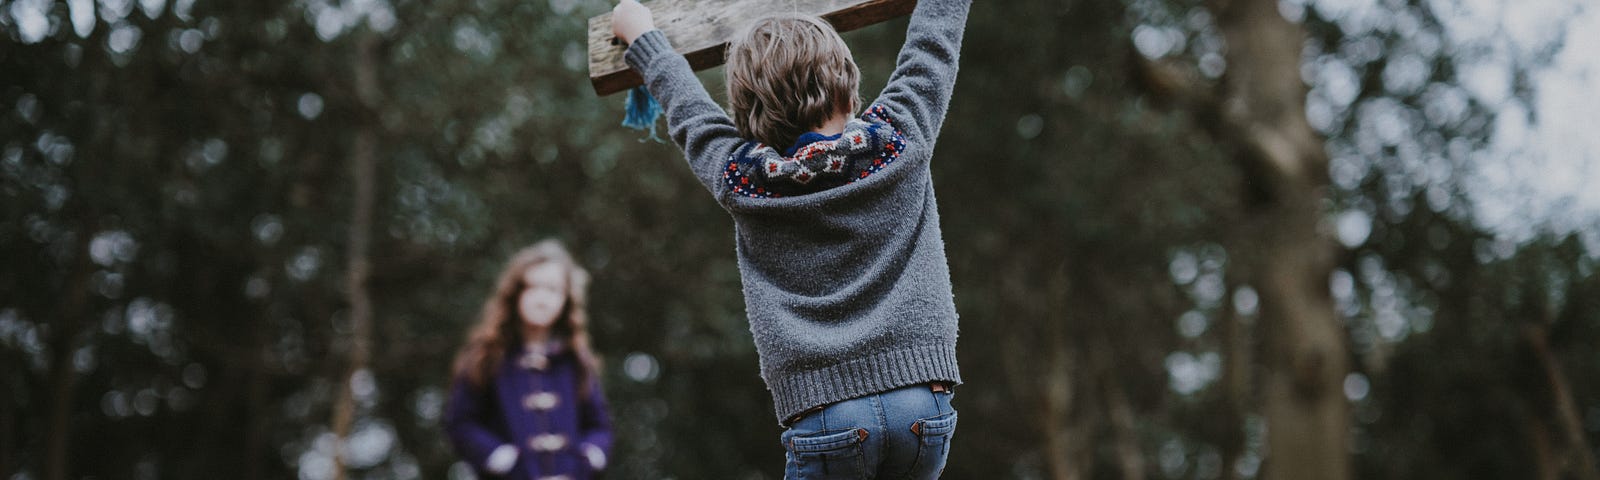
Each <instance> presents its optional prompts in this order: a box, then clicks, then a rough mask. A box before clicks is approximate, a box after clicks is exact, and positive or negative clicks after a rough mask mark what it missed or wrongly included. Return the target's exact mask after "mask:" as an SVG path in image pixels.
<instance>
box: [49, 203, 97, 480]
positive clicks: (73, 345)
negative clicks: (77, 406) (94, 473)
mask: <svg viewBox="0 0 1600 480" xmlns="http://www.w3.org/2000/svg"><path fill="white" fill-rule="evenodd" d="M86 218H88V217H86ZM93 236H94V228H93V227H92V226H91V225H89V224H88V223H87V222H86V223H84V224H82V227H81V228H79V230H78V238H77V240H76V241H75V242H74V245H73V247H74V248H73V250H72V252H73V261H72V273H71V274H70V275H68V276H67V283H66V285H65V290H64V292H65V295H63V296H62V298H61V304H60V307H59V308H57V309H56V311H57V312H60V314H61V317H59V318H57V319H56V321H55V322H52V323H51V325H50V326H51V329H50V330H51V332H50V335H51V340H50V353H51V358H50V406H51V407H50V417H49V420H48V421H49V424H48V426H47V427H46V428H45V457H44V458H45V469H44V471H45V474H44V478H46V479H48V480H64V479H66V478H67V448H68V440H69V439H70V438H72V406H73V401H72V393H73V390H74V387H75V384H76V383H77V380H78V370H77V368H76V367H74V366H73V364H72V355H73V354H74V353H75V352H76V351H77V346H78V334H79V333H80V331H81V330H82V328H83V322H84V318H85V317H87V316H88V315H89V309H88V304H89V273H90V271H91V270H93V269H94V264H93V262H90V260H89V240H90V238H91V237H93Z"/></svg>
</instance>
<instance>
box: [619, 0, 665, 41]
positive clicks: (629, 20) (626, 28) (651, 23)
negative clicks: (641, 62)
mask: <svg viewBox="0 0 1600 480" xmlns="http://www.w3.org/2000/svg"><path fill="white" fill-rule="evenodd" d="M655 29H656V22H655V19H654V18H651V16H650V8H649V7H646V6H644V5H640V4H639V2H638V0H622V2H621V3H618V4H617V7H616V8H613V9H611V34H612V35H616V36H617V38H620V39H622V41H624V42H627V43H628V44H629V45H632V44H633V41H634V39H637V38H639V36H640V35H644V33H645V32H648V31H651V30H655Z"/></svg>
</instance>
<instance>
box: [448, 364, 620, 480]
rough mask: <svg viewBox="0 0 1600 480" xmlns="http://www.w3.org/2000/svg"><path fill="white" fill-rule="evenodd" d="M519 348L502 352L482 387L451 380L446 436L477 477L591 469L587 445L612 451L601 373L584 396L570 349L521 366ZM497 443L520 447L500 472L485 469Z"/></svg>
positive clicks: (568, 474) (559, 474)
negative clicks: (507, 468)
mask: <svg viewBox="0 0 1600 480" xmlns="http://www.w3.org/2000/svg"><path fill="white" fill-rule="evenodd" d="M522 357H523V349H522V348H521V347H517V348H513V349H511V350H510V351H508V352H506V356H505V359H504V360H503V361H502V362H501V364H500V369H499V371H498V372H497V373H496V374H495V375H494V377H492V378H491V379H490V381H489V382H488V383H487V385H485V386H484V387H483V388H475V387H473V386H471V385H470V384H468V383H467V381H466V380H465V379H457V380H456V381H455V382H454V384H453V385H451V388H450V402H449V404H448V405H447V406H446V410H445V415H444V428H445V431H446V432H447V433H449V436H450V443H451V444H452V445H453V446H454V447H455V450H456V453H457V454H459V455H461V458H462V459H463V460H466V461H467V463H469V464H471V465H472V469H473V471H475V472H476V473H477V474H478V475H479V478H504V479H515V480H523V479H526V480H537V479H542V478H563V477H564V478H567V479H571V480H583V479H587V478H591V477H593V476H595V473H596V472H595V470H594V469H593V468H591V466H590V462H589V460H588V457H585V456H584V450H585V449H586V447H585V445H593V446H594V447H598V448H599V449H600V451H602V452H604V453H605V456H606V457H608V462H607V463H609V457H610V456H611V419H610V417H609V416H608V415H607V414H606V401H605V396H604V394H602V392H601V389H600V383H599V379H591V380H590V382H591V385H592V386H593V388H592V389H591V393H590V395H589V397H588V398H581V397H580V396H579V393H578V372H579V369H580V368H582V367H580V366H579V364H578V359H577V357H576V356H574V355H573V354H572V353H571V352H559V353H556V354H554V355H552V356H550V357H549V362H548V364H547V365H544V368H542V369H534V368H529V367H525V366H523V364H522V362H521V359H522ZM501 445H514V446H516V448H517V462H516V466H514V467H512V468H511V471H510V472H507V473H506V474H505V475H496V474H493V473H491V472H489V471H488V469H487V466H486V464H485V462H486V461H487V459H488V458H489V454H490V453H492V452H494V450H495V449H496V448H498V447H500V446H501Z"/></svg>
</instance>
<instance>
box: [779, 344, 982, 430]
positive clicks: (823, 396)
mask: <svg viewBox="0 0 1600 480" xmlns="http://www.w3.org/2000/svg"><path fill="white" fill-rule="evenodd" d="M928 382H953V383H957V384H959V383H961V372H960V369H959V368H957V366H956V345H955V343H953V342H952V343H948V344H941V345H928V346H915V347H910V348H904V349H900V350H893V351H888V352H883V353H878V354H874V355H871V356H868V357H865V358H860V359H856V360H852V361H849V362H843V363H838V364H835V365H832V366H829V367H825V368H820V369H816V370H807V371H802V372H797V373H791V374H787V375H783V376H781V377H777V378H768V379H767V388H768V389H769V390H771V391H772V402H773V406H774V407H775V409H776V411H777V414H778V421H779V422H782V421H783V420H784V419H786V418H789V417H790V416H791V415H794V414H796V413H800V412H801V411H804V410H805V409H808V408H811V407H815V406H817V405H826V404H830V403H834V402H838V401H842V400H849V399H852V398H856V397H861V396H866V395H871V394H874V393H879V392H886V391H889V390H893V389H896V388H900V387H904V386H907V385H915V384H918V383H928Z"/></svg>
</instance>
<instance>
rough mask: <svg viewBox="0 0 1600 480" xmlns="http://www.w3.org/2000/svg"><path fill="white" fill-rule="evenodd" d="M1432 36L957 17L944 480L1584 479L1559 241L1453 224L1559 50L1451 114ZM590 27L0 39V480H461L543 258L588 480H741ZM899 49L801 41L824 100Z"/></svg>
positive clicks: (713, 331) (731, 318) (59, 15)
mask: <svg viewBox="0 0 1600 480" xmlns="http://www.w3.org/2000/svg"><path fill="white" fill-rule="evenodd" d="M1466 3H1472V2H1466ZM1478 3H1482V2H1478ZM1460 5H1461V3H1459V2H1456V1H1454V0H1375V1H1373V2H1339V1H1332V0H1279V1H1261V0H1211V1H1208V2H1204V3H1197V2H1183V1H1171V0H1124V1H1118V0H1093V1H1091V0H1065V1H1056V2H978V4H977V5H975V6H974V8H973V13H972V18H971V22H970V25H969V29H968V33H967V41H966V44H965V47H964V55H963V59H962V74H961V80H960V82H959V84H958V88H957V93H956V96H955V100H954V103H953V105H952V115H951V119H950V120H949V127H950V128H946V129H945V130H944V134H943V138H942V139H941V141H940V145H939V154H938V156H937V157H938V158H937V159H936V163H937V166H936V167H935V182H936V183H937V184H938V188H939V193H940V203H941V205H940V206H941V210H942V217H943V219H944V220H943V221H944V225H945V227H944V228H945V231H944V233H945V239H946V241H947V243H948V245H947V249H948V251H949V260H950V262H951V270H952V275H953V280H954V283H955V288H956V301H957V305H958V308H959V310H960V312H961V314H962V322H961V326H962V334H963V335H962V342H961V347H960V349H961V351H960V355H961V358H960V360H961V363H962V365H963V375H964V376H965V377H966V379H967V384H966V385H964V386H963V387H962V388H960V392H959V393H958V395H957V398H956V406H957V408H959V409H960V410H961V412H962V418H963V422H962V426H961V428H960V430H959V433H958V434H957V436H956V438H957V440H956V442H957V444H956V445H957V448H955V449H954V451H953V453H952V455H951V458H950V465H949V469H948V470H947V472H946V475H947V476H948V477H951V478H1055V479H1147V478H1148V479H1218V478H1229V479H1233V478H1273V479H1284V478H1296V479H1297V478H1418V479H1429V478H1440V479H1445V478H1450V479H1455V478H1493V479H1501V478H1504V479H1524V478H1538V479H1566V478H1574V479H1597V478H1600V473H1597V470H1596V462H1595V456H1596V449H1595V447H1594V445H1596V442H1597V441H1600V384H1597V383H1596V382H1594V381H1593V379H1596V378H1600V350H1597V349H1595V348H1594V346H1595V345H1597V344H1600V295H1597V294H1600V275H1596V272H1595V270H1596V268H1595V267H1596V266H1597V263H1600V223H1597V221H1596V219H1593V218H1590V219H1589V220H1588V221H1587V222H1583V223H1580V224H1578V225H1571V226H1567V227H1565V228H1558V227H1544V228H1540V229H1537V230H1536V231H1534V232H1533V233H1532V234H1528V235H1507V234H1505V233H1504V232H1500V231H1497V230H1496V229H1494V228H1493V227H1492V226H1490V225H1485V224H1484V222H1482V221H1480V220H1479V217H1477V216H1476V215H1475V213H1476V210H1477V209H1478V208H1480V207H1479V205H1480V204H1481V202H1475V201H1474V200H1473V198H1474V197H1473V196H1474V195H1475V188H1476V187H1475V186H1474V183H1473V182H1471V181H1469V177H1470V176H1471V172H1473V171H1474V169H1475V168H1476V166H1477V165H1478V164H1479V163H1480V162H1482V161H1484V159H1485V158H1486V157H1488V156H1490V155H1493V154H1495V149H1494V148H1493V141H1494V136H1495V135H1494V132H1495V128H1494V126H1495V125H1496V122H1497V121H1499V118H1498V117H1499V116H1501V115H1523V116H1527V117H1528V118H1530V119H1533V118H1536V117H1537V113H1538V112H1537V109H1536V108H1535V107H1534V102H1533V101H1532V99H1533V98H1534V96H1535V95H1536V94H1537V91H1536V90H1537V89H1536V85H1535V84H1534V82H1532V81H1530V80H1529V78H1530V75H1531V73H1530V72H1534V71H1537V70H1538V69H1539V68H1541V67H1542V66H1543V65H1544V64H1546V63H1547V62H1548V61H1549V60H1550V58H1552V56H1554V55H1555V54H1556V53H1557V52H1559V51H1560V49H1561V48H1562V45H1561V42H1560V38H1561V36H1560V35H1555V36H1554V38H1555V40H1554V41H1552V42H1549V43H1548V45H1545V46H1544V47H1542V48H1539V49H1534V50H1533V51H1531V52H1526V53H1527V55H1524V56H1522V57H1518V58H1514V59H1510V60H1509V61H1504V62H1499V63H1496V65H1504V70H1505V71H1504V72H1501V75H1503V76H1504V77H1505V78H1508V79H1510V80H1509V81H1508V82H1507V87H1506V90H1507V92H1508V94H1507V95H1506V97H1505V98H1504V99H1484V98H1481V96H1480V95H1477V94H1475V93H1474V91H1473V90H1472V89H1470V88H1467V87H1466V86H1464V83H1466V82H1467V81H1468V80H1467V77H1466V76H1465V75H1464V74H1463V69H1464V67H1463V66H1464V65H1468V64H1473V63H1474V62H1476V61H1477V60H1479V59H1482V58H1484V57H1486V56H1493V55H1499V53H1498V52H1497V51H1495V50H1493V49H1490V48H1486V47H1485V46H1484V45H1482V44H1478V43H1475V42H1473V41H1471V40H1470V39H1466V38H1462V37H1460V36H1458V35H1453V34H1452V32H1451V31H1450V29H1449V28H1447V26H1446V25H1445V24H1444V22H1442V21H1441V19H1440V18H1441V16H1442V15H1443V13H1442V12H1443V11H1445V10H1448V9H1451V8H1458V7H1459V6H1460ZM610 7H611V5H610V3H609V2H597V1H591V0H518V1H507V0H437V1H432V2H421V1H416V0H342V1H341V0H294V1H282V0H260V1H247V2H219V1H196V0H171V1H168V0H67V1H57V0H0V215H3V219H4V221H3V222H0V256H3V265H4V267H3V269H0V362H3V363H0V365H3V366H4V368H3V369H0V477H3V478H10V479H51V480H54V479H64V478H101V479H118V478H136V479H147V478H149V479H154V478H164V479H165V478H173V479H199V478H243V479H268V478H300V479H330V478H336V477H341V476H342V477H344V478H465V477H467V476H469V475H470V474H469V472H468V471H467V469H466V468H465V466H464V465H461V464H459V463H457V460H456V458H455V457H454V455H453V454H452V453H451V451H450V450H449V447H448V445H447V444H446V442H445V441H444V438H443V435H442V434H441V431H440V428H439V417H440V412H441V409H442V407H443V401H444V398H445V395H444V387H445V384H446V380H447V377H448V370H449V363H450V359H451V357H452V355H453V354H454V351H455V349H456V348H457V346H458V344H459V342H460V341H461V340H462V338H463V335H464V333H465V330H466V328H467V326H468V323H469V322H470V321H471V319H472V318H473V317H474V316H475V314H476V313H477V308H478V306H479V305H480V303H481V302H482V300H483V298H484V297H485V296H486V295H487V293H488V289H489V287H490V282H491V281H492V277H493V275H494V274H495V273H497V271H498V269H499V268H501V265H502V262H503V261H504V260H505V259H506V257H507V256H508V255H509V254H510V253H511V252H512V251H514V250H515V249H516V248H518V247H520V246H523V245H526V244H529V243H531V242H533V241H536V240H538V239H540V238H544V237H552V236H553V237H557V238H561V239H563V240H565V241H566V242H568V243H569V245H571V246H573V247H574V250H575V251H576V252H577V254H578V255H579V256H580V258H581V260H582V261H583V262H584V263H585V264H586V265H587V266H588V267H589V268H590V270H591V272H592V273H593V274H594V276H595V279H596V281H595V283H594V287H593V292H592V298H593V299H594V302H593V307H592V312H591V313H592V317H593V320H592V321H593V324H594V325H593V329H594V334H595V338H596V343H597V345H598V347H599V349H600V351H601V352H602V354H603V355H604V357H605V360H606V363H605V370H604V372H605V378H604V380H605V385H606V393H607V394H608V395H609V397H610V398H611V400H612V408H613V411H612V415H613V417H614V418H615V421H616V433H617V438H618V445H617V450H616V452H615V454H614V455H615V460H614V463H613V466H612V471H611V475H610V478H752V479H753V478H779V477H780V476H781V468H782V461H783V455H782V450H781V447H780V446H779V445H778V442H777V441H776V439H777V436H778V434H779V428H778V426H777V425H776V423H775V422H773V421H772V420H771V419H772V415H771V412H770V409H771V406H770V405H771V403H770V400H769V397H768V396H767V394H766V391H765V389H764V387H763V385H762V383H761V381H760V379H759V378H758V376H757V365H756V358H755V352H754V347H753V345H752V343H751V339H750V336H749V333H748V327H747V323H746V321H745V319H744V316H743V304H742V301H741V296H740V293H739V292H740V290H739V280H738V274H737V270H736V267H735V264H734V257H733V242H732V229H731V222H730V221H729V219H728V217H727V216H726V215H725V214H724V213H723V212H722V211H721V210H719V208H718V207H717V206H716V205H715V204H714V203H713V202H712V201H710V200H709V199H708V198H707V197H706V195H705V193H704V190H703V189H702V188H701V187H700V186H698V185H697V184H696V183H695V181H694V180H693V179H692V177H691V176H690V175H689V174H688V171H687V169H685V168H684V167H683V165H682V158H681V155H680V154H679V153H678V152H677V151H676V150H675V149H674V148H673V147H672V146H671V145H667V144H661V143H655V142H651V141H644V140H642V139H641V137H642V136H643V135H642V134H641V133H639V132H635V131H631V130H625V129H621V128H619V127H618V126H617V122H618V121H619V120H620V119H621V118H622V109H621V106H622V100H621V97H620V96H614V97H607V98H596V97H595V96H594V94H593V93H592V91H591V90H590V88H589V85H588V82H587V78H586V50H585V47H584V45H583V44H582V42H583V39H584V32H585V20H586V19H587V18H588V17H590V16H593V15H596V14H599V13H602V12H605V11H608V10H609V9H610ZM905 25H906V24H905V21H904V20H903V19H901V20H897V21H891V22H889V23H886V24H882V25H878V26H874V27H871V28H867V29H864V30H861V31H857V32H852V33H849V34H846V35H845V37H846V39H847V41H849V42H850V43H851V45H852V48H853V49H854V52H855V56H856V59H857V61H858V62H859V63H860V64H861V66H862V69H863V73H864V76H865V78H864V80H863V89H862V90H863V94H864V96H866V97H868V98H870V97H871V96H872V94H874V93H876V92H877V91H878V89H880V88H881V87H882V85H883V83H884V81H885V79H886V77H887V74H888V72H889V71H890V69H891V68H892V63H893V60H894V53H895V51H896V50H897V49H898V48H899V45H900V40H901V39H902V38H903V33H904V29H905ZM720 75H721V70H720V69H714V70H710V71H707V72H705V74H703V75H702V78H703V79H704V81H705V82H706V84H707V86H708V88H709V89H710V90H711V91H712V92H716V93H714V96H717V97H719V98H720V97H721V93H720V92H721V91H722V81H721V78H720ZM1591 180H1592V179H1591ZM341 439H342V440H341Z"/></svg>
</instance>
